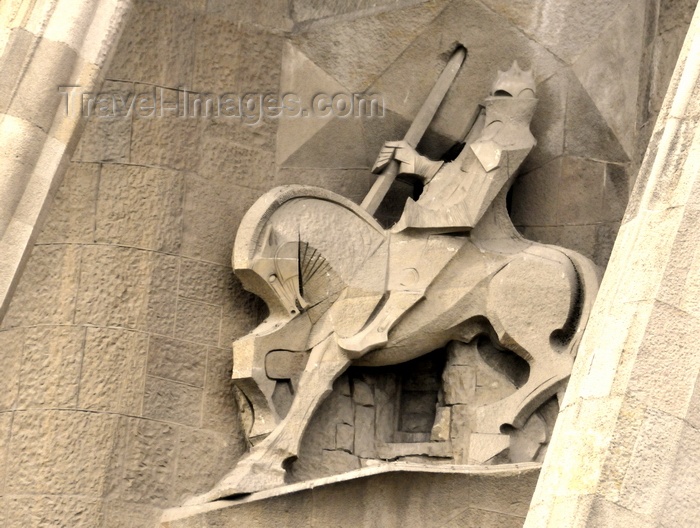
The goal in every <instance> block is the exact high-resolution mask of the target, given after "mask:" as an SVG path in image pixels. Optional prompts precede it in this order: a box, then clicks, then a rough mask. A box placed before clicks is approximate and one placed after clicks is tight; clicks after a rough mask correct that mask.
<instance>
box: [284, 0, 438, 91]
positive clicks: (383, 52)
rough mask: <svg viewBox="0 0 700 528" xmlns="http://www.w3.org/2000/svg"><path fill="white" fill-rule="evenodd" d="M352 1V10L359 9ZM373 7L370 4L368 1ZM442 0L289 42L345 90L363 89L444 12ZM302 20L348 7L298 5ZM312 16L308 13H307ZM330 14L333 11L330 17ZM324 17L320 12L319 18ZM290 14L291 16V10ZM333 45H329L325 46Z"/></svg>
mask: <svg viewBox="0 0 700 528" xmlns="http://www.w3.org/2000/svg"><path fill="white" fill-rule="evenodd" d="M357 4H358V3H357V2H355V3H354V5H353V6H352V8H354V9H361V6H360V5H357ZM372 4H374V5H373V7H374V6H376V2H372ZM445 5H447V2H446V1H444V0H432V1H429V2H421V3H420V4H419V5H417V6H406V7H399V8H398V9H393V10H391V11H387V12H384V13H379V14H374V15H373V16H366V17H361V18H355V19H354V20H351V21H349V22H348V21H338V22H337V23H335V24H328V25H326V27H319V28H317V29H315V30H313V31H310V32H305V33H300V34H299V35H296V36H295V37H294V38H293V39H292V42H293V44H294V45H295V46H296V47H298V48H299V50H301V51H302V52H303V53H304V54H305V55H307V56H308V57H309V58H310V59H311V60H312V61H313V62H314V63H315V64H317V65H318V66H319V67H320V68H322V69H323V70H325V71H326V72H328V74H329V75H331V76H332V77H334V78H335V79H337V80H338V82H339V83H340V84H341V85H343V86H345V87H346V89H347V90H349V91H350V92H361V91H364V90H366V89H367V87H368V86H370V85H371V84H372V83H373V82H374V80H375V79H376V78H377V77H378V76H380V75H381V74H382V72H384V71H385V70H386V68H388V67H389V66H390V65H391V64H393V63H394V61H396V59H397V58H398V57H399V56H400V55H401V53H402V51H403V50H404V49H406V46H408V45H409V44H410V43H411V42H412V41H413V40H414V39H415V38H416V37H417V36H418V35H420V34H421V33H423V31H425V30H426V27H428V26H429V24H430V23H431V22H432V21H433V19H435V17H436V16H438V15H439V14H440V12H441V11H442V10H443V9H444V8H445ZM300 7H301V13H300V14H299V16H301V19H302V20H307V19H310V18H317V17H319V15H320V16H328V15H330V14H332V13H333V14H338V11H343V10H350V9H349V8H350V5H349V4H341V3H338V2H336V3H330V2H324V3H323V4H321V3H320V2H315V3H314V4H312V3H311V2H304V3H302V4H301V6H300ZM314 12H316V13H318V14H317V15H314V14H313V13H314ZM334 12H335V13H334ZM321 13H325V14H321ZM295 14H296V12H295ZM329 42H333V43H334V45H333V46H332V47H330V46H328V43H329Z"/></svg>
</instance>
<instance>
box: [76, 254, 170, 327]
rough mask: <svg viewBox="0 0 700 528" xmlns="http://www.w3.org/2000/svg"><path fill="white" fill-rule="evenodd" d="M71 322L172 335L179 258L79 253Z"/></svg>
mask: <svg viewBox="0 0 700 528" xmlns="http://www.w3.org/2000/svg"><path fill="white" fill-rule="evenodd" d="M79 269H80V290H79V293H78V298H77V300H76V303H75V312H76V313H75V322H76V323H79V324H94V325H100V326H122V327H125V328H133V329H137V330H149V331H152V332H155V333H158V334H166V335H172V333H173V329H174V326H175V314H176V298H177V269H178V259H177V258H176V257H173V256H169V255H164V254H160V253H152V252H147V251H141V250H138V249H130V248H123V247H118V246H101V245H99V246H86V247H84V248H83V249H82V262H81V266H80V268H79Z"/></svg>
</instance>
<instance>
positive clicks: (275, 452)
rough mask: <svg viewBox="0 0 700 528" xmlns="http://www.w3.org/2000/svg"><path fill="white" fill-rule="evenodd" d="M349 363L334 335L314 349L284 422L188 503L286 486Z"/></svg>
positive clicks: (203, 501)
mask: <svg viewBox="0 0 700 528" xmlns="http://www.w3.org/2000/svg"><path fill="white" fill-rule="evenodd" d="M349 364H350V359H349V358H348V357H347V356H346V355H345V354H344V353H343V351H342V350H341V349H340V347H339V346H338V344H337V341H336V337H335V335H334V334H333V335H331V336H329V337H328V338H326V339H325V340H324V341H322V342H321V343H319V344H318V345H316V346H315V347H314V348H313V349H312V350H311V354H310V355H309V361H308V363H307V364H306V368H305V369H304V372H303V373H302V375H301V378H300V380H299V384H298V390H297V393H296V395H295V397H294V400H293V401H292V405H291V407H290V409H289V412H288V413H287V416H286V417H285V418H284V420H282V421H281V422H280V423H279V425H278V426H277V427H276V428H275V429H274V430H273V431H272V432H271V433H270V435H269V436H268V437H267V438H265V440H263V441H262V442H261V443H259V444H257V445H256V446H255V447H253V448H252V449H251V450H250V451H249V452H248V453H247V454H246V455H244V456H243V458H241V459H240V460H239V461H238V463H237V464H236V467H235V468H234V469H233V470H232V471H231V472H230V473H229V474H228V475H226V476H225V477H224V478H223V479H222V480H221V481H219V483H218V484H217V485H216V486H215V487H214V489H212V490H211V491H209V492H208V493H205V494H204V495H200V496H198V497H195V498H194V499H192V500H191V501H188V504H202V503H205V502H211V501H213V500H217V499H221V498H225V497H231V496H234V495H241V494H247V493H253V492H255V491H261V490H264V489H270V488H275V487H278V486H282V485H284V484H285V477H286V469H285V466H286V464H287V463H288V462H289V461H292V460H294V459H295V458H296V456H297V454H298V453H299V445H300V443H301V440H302V437H303V435H304V431H305V430H306V428H307V426H308V425H309V422H310V420H311V418H312V416H313V415H314V413H315V411H316V409H318V407H319V405H320V404H321V403H322V402H323V400H325V398H326V396H328V394H330V393H331V391H332V390H333V382H334V381H335V380H336V379H337V378H338V377H339V376H340V375H341V374H342V373H343V372H344V371H345V369H347V367H348V365H349Z"/></svg>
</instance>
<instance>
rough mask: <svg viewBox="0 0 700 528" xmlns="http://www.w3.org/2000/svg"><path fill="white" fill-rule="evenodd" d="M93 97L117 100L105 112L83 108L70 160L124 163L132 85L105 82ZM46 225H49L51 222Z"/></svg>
mask: <svg viewBox="0 0 700 528" xmlns="http://www.w3.org/2000/svg"><path fill="white" fill-rule="evenodd" d="M97 94H103V95H106V96H108V97H110V98H112V97H117V98H118V99H117V101H116V103H115V100H114V99H111V101H110V103H111V105H112V106H111V108H109V107H108V108H109V111H105V112H98V111H97V110H92V111H91V112H88V110H87V108H86V107H85V106H84V107H83V109H82V111H83V117H84V118H86V120H87V122H86V123H85V130H84V132H83V135H82V137H81V140H80V142H79V143H78V146H77V147H76V149H75V153H74V154H73V161H82V162H114V163H125V162H128V161H129V155H130V149H131V145H130V139H131V119H132V116H133V113H134V112H133V111H132V112H131V113H129V105H130V103H131V100H132V98H133V97H134V96H135V94H136V92H135V88H134V84H133V83H125V82H117V81H105V82H104V83H102V87H101V88H100V90H99V92H97V93H96V94H95V98H96V99H97ZM87 97H89V96H86V99H87ZM88 100H89V99H88ZM115 109H116V111H115ZM127 114H128V115H127ZM47 224H48V225H50V224H51V222H47Z"/></svg>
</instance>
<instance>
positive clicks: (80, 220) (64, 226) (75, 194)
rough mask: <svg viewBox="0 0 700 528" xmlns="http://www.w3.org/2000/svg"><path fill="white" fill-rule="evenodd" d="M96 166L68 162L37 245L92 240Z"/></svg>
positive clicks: (97, 172)
mask: <svg viewBox="0 0 700 528" xmlns="http://www.w3.org/2000/svg"><path fill="white" fill-rule="evenodd" d="M99 176H100V166H99V165H98V164H94V163H72V164H71V165H70V167H69V168H68V170H67V171H66V174H65V176H64V178H63V183H62V185H61V187H59V190H58V192H57V193H56V196H55V197H54V201H53V204H52V206H51V209H50V211H49V214H48V217H47V219H46V227H45V228H44V229H43V230H42V231H41V234H40V235H39V237H38V238H37V243H38V244H49V243H72V244H76V243H84V244H90V243H92V242H94V240H95V207H96V200H97V187H98V183H99Z"/></svg>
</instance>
